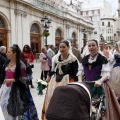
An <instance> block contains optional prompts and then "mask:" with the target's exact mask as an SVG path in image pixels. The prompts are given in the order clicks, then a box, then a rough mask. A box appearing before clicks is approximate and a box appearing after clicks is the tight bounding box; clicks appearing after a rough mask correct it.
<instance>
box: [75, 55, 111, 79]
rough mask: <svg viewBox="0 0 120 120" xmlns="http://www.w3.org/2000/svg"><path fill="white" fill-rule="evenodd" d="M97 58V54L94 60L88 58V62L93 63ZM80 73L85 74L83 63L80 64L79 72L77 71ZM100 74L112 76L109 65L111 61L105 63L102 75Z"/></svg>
mask: <svg viewBox="0 0 120 120" xmlns="http://www.w3.org/2000/svg"><path fill="white" fill-rule="evenodd" d="M96 59H97V56H96V57H95V58H94V60H91V59H90V58H89V59H88V62H89V63H93V62H94V61H96ZM79 75H81V76H82V75H84V69H83V65H82V63H80V64H79V67H78V73H77V76H79ZM100 76H102V77H103V76H107V77H108V78H109V77H110V66H109V63H107V64H103V65H102V70H101V75H100Z"/></svg>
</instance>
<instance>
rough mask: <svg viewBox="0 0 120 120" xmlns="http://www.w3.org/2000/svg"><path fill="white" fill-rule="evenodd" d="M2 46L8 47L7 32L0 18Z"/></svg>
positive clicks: (0, 41)
mask: <svg viewBox="0 0 120 120" xmlns="http://www.w3.org/2000/svg"><path fill="white" fill-rule="evenodd" d="M0 46H6V47H7V30H6V26H5V22H4V20H3V18H2V17H1V16H0Z"/></svg>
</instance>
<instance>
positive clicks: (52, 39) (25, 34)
mask: <svg viewBox="0 0 120 120" xmlns="http://www.w3.org/2000/svg"><path fill="white" fill-rule="evenodd" d="M45 16H47V17H48V18H50V19H51V20H52V22H51V25H50V28H49V32H50V36H48V37H47V44H53V45H56V44H59V42H60V41H61V40H62V39H67V38H68V37H73V39H74V40H75V43H76V45H77V46H78V48H81V47H82V46H83V37H84V36H83V34H84V33H83V32H82V29H84V28H85V29H86V30H88V31H89V32H87V33H86V36H87V39H91V33H92V30H93V24H92V22H91V21H89V20H86V19H85V18H83V17H81V16H80V15H79V14H77V13H75V12H73V11H70V10H68V8H66V7H64V6H62V7H61V8H60V7H57V6H52V5H51V4H47V3H45V2H43V1H41V0H0V46H1V45H5V46H7V47H9V46H11V45H12V44H14V43H16V44H18V45H19V46H20V48H21V49H22V48H23V46H24V45H25V44H28V45H30V46H31V48H32V50H36V52H37V53H39V52H40V51H41V48H42V47H43V46H44V45H45V40H44V37H43V36H42V33H43V30H44V29H43V27H42V25H41V21H40V20H41V19H42V18H43V17H45Z"/></svg>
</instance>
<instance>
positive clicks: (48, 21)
mask: <svg viewBox="0 0 120 120" xmlns="http://www.w3.org/2000/svg"><path fill="white" fill-rule="evenodd" d="M41 24H42V27H43V28H44V31H43V36H44V37H45V46H46V48H47V37H48V36H49V35H50V33H49V30H48V29H49V27H50V24H51V19H48V17H47V16H45V17H44V18H42V19H41Z"/></svg>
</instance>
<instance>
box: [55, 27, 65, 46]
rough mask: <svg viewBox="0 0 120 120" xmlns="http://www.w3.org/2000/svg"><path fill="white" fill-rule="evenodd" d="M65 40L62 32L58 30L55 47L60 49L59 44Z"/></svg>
mask: <svg viewBox="0 0 120 120" xmlns="http://www.w3.org/2000/svg"><path fill="white" fill-rule="evenodd" d="M62 39H63V37H62V31H61V30H60V29H59V28H58V29H57V30H56V32H55V45H56V46H57V47H59V44H60V42H61V40H62Z"/></svg>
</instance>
